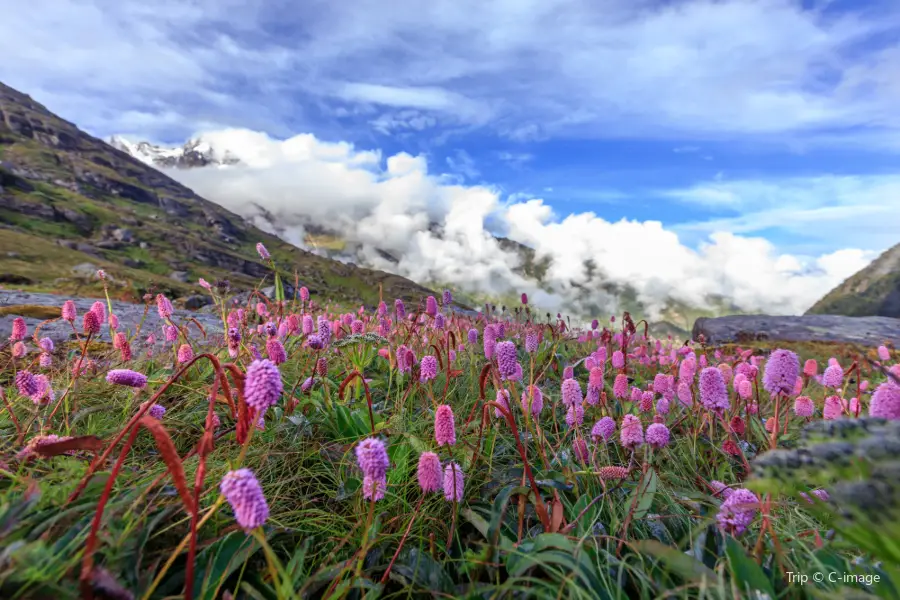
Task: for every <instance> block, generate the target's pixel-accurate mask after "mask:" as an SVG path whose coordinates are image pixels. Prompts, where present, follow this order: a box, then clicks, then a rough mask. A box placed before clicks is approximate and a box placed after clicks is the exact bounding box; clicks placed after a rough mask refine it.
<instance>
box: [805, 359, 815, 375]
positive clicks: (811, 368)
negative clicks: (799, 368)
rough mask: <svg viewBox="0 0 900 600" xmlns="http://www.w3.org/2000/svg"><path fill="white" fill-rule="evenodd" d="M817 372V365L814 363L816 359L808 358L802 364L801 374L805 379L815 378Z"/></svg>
mask: <svg viewBox="0 0 900 600" xmlns="http://www.w3.org/2000/svg"><path fill="white" fill-rule="evenodd" d="M818 372H819V363H817V362H816V359H814V358H809V359H807V360H806V362H805V363H803V374H804V375H806V376H807V377H815V376H816V374H817V373H818Z"/></svg>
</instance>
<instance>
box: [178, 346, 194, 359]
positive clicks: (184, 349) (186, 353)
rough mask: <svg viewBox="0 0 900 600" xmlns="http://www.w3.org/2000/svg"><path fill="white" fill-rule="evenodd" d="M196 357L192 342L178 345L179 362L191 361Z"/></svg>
mask: <svg viewBox="0 0 900 600" xmlns="http://www.w3.org/2000/svg"><path fill="white" fill-rule="evenodd" d="M193 358H194V349H193V348H191V345H190V344H182V345H181V346H179V347H178V362H179V363H186V362H190V361H191V360H192V359H193Z"/></svg>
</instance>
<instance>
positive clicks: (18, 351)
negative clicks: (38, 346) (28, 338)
mask: <svg viewBox="0 0 900 600" xmlns="http://www.w3.org/2000/svg"><path fill="white" fill-rule="evenodd" d="M25 353H26V348H25V343H24V342H16V343H15V344H13V348H12V355H13V358H22V357H23V356H25Z"/></svg>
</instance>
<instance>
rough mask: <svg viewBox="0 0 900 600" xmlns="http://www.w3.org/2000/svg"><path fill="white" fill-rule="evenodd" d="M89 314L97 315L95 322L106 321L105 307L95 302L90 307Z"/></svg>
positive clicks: (101, 303) (98, 301) (99, 302)
mask: <svg viewBox="0 0 900 600" xmlns="http://www.w3.org/2000/svg"><path fill="white" fill-rule="evenodd" d="M91 312H92V313H94V314H96V315H97V321H99V322H100V323H104V322H105V321H106V305H105V304H103V302H101V301H100V300H97V301H96V302H94V303H93V304H92V305H91Z"/></svg>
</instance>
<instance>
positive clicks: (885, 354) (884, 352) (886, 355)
mask: <svg viewBox="0 0 900 600" xmlns="http://www.w3.org/2000/svg"><path fill="white" fill-rule="evenodd" d="M878 360H884V361H887V360H891V351H890V350H888V349H887V346H878Z"/></svg>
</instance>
